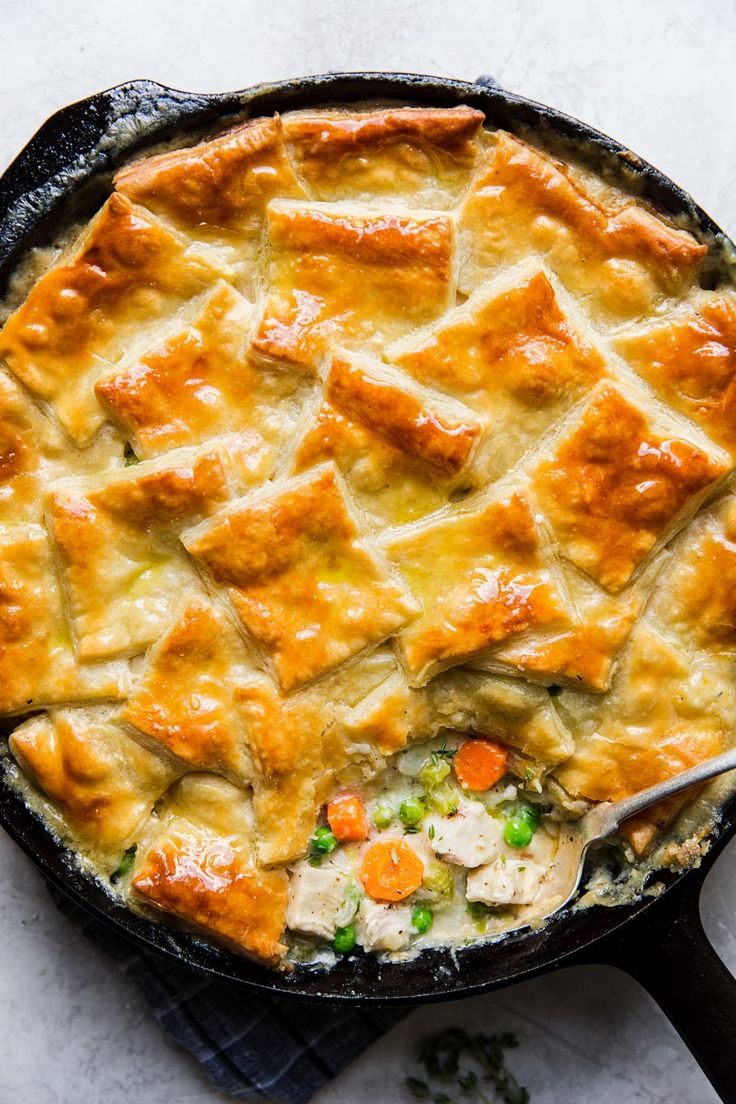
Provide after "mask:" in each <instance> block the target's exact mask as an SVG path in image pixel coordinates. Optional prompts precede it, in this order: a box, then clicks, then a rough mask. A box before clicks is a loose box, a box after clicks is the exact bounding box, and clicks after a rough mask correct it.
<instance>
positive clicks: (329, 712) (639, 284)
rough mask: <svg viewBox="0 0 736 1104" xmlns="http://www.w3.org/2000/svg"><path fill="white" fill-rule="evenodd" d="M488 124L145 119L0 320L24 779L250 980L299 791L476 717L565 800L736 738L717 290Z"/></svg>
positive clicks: (160, 909) (306, 839) (727, 422)
mask: <svg viewBox="0 0 736 1104" xmlns="http://www.w3.org/2000/svg"><path fill="white" fill-rule="evenodd" d="M483 124H484V119H483V116H482V114H481V113H480V112H478V111H476V110H474V109H472V108H470V107H467V106H459V107H455V108H451V109H447V108H434V107H402V106H400V105H385V104H384V105H381V104H376V105H371V104H366V105H364V106H362V107H360V108H356V109H355V110H349V111H348V110H340V109H337V108H334V109H327V108H325V109H322V108H315V109H313V110H308V111H295V112H289V113H287V114H286V115H284V116H283V118H280V117H278V116H275V117H274V118H259V119H248V120H244V121H241V122H239V123H238V124H237V125H236V126H234V127H232V128H231V129H229V130H227V131H225V132H224V133H221V134H215V135H211V136H207V137H204V138H203V139H201V140H199V141H197V142H191V141H190V143H189V144H188V145H187V144H184V145H182V144H181V143H180V141H179V140H177V142H176V143H175V144H174V145H173V146H172V147H171V148H169V149H165V150H163V151H162V152H159V153H156V154H155V155H154V156H143V157H139V158H137V159H136V160H133V161H132V162H130V163H129V164H127V165H124V166H123V167H122V168H121V169H120V170H119V171H118V173H117V175H116V177H115V181H114V188H115V190H114V192H113V194H112V195H111V196H110V198H109V199H108V200H107V202H106V203H105V204H104V205H103V207H102V209H101V210H100V211H99V212H98V214H97V215H96V216H95V217H94V218H93V219H92V220H91V222H90V223H89V224H88V225H87V226H86V227H84V228H83V229H82V230H81V232H79V233H78V234H77V236H76V238H75V239H74V240H72V241H70V243H69V244H68V245H67V247H66V248H65V249H63V250H62V252H61V253H60V254H58V255H55V256H54V258H53V260H52V261H51V262H50V263H49V264H48V266H47V268H46V270H45V271H44V272H43V273H42V275H41V276H40V278H38V279H36V280H35V282H34V283H33V284H32V286H30V287H29V289H28V293H27V295H26V297H25V299H24V300H23V301H22V302H21V303H20V306H18V307H17V309H15V310H14V312H13V313H12V314H11V315H10V317H9V318H8V321H7V322H6V324H5V326H4V329H3V330H2V332H1V333H0V358H1V359H2V362H3V363H2V365H1V366H0V714H2V715H10V716H18V717H21V718H23V715H24V714H26V713H33V716H31V717H29V718H27V719H22V722H21V723H20V725H19V727H17V728H16V730H15V732H14V733H13V735H12V736H11V738H10V750H11V752H12V754H13V756H14V757H15V759H16V761H17V764H18V767H19V769H20V771H21V772H22V776H23V778H25V782H23V783H22V785H23V787H24V792H26V793H27V795H28V797H29V800H33V801H35V803H36V806H37V807H38V808H39V809H40V810H41V811H42V813H43V814H44V816H46V817H47V818H48V820H49V823H50V824H51V825H52V826H53V828H54V830H55V831H57V832H59V834H61V835H62V836H63V838H64V839H65V840H66V841H67V842H69V844H70V845H71V846H72V847H74V848H75V849H76V850H78V852H79V854H80V855H81V856H83V857H84V858H85V860H86V861H87V862H89V863H90V864H91V865H92V867H93V868H94V869H95V870H96V871H98V872H101V873H102V874H104V875H105V876H110V875H112V874H114V873H115V878H114V881H115V884H116V888H115V892H116V893H118V894H119V895H120V896H121V898H123V899H125V900H127V901H128V902H130V903H131V904H132V906H133V907H135V908H138V909H142V910H144V911H145V912H146V913H150V914H155V915H157V916H159V917H162V918H165V917H168V918H169V919H171V920H172V921H174V922H177V923H180V924H183V925H185V926H187V927H189V928H191V929H193V930H195V931H196V932H198V933H199V934H201V935H204V936H205V937H207V938H210V939H213V940H215V941H219V942H221V943H223V944H225V945H226V946H227V947H228V948H230V949H232V950H234V951H236V952H238V953H243V954H246V955H248V956H250V957H253V958H255V959H257V960H258V961H261V962H265V963H267V964H269V965H271V966H277V967H278V966H283V965H284V963H285V961H286V955H287V944H288V942H289V939H290V938H291V937H290V936H288V934H287V932H286V929H287V926H288V923H287V919H288V915H289V913H288V910H287V905H288V903H289V893H290V890H289V880H290V878H291V879H292V884H296V882H297V881H298V882H299V885H300V886H301V890H300V892H301V891H304V892H306V890H305V889H304V886H305V885H306V882H308V880H309V879H308V873H309V869H311V867H310V866H309V863H307V862H305V861H303V860H304V859H305V855H306V854H307V853H308V850H309V848H310V840H312V839H313V836H314V832H315V827H316V826H317V825H318V824H319V822H320V819H321V818H322V816H323V809H324V806H325V803H326V802H328V801H329V800H330V798H331V797H333V796H334V795H335V794H336V793H338V792H340V791H343V790H345V789H346V788H347V789H356V790H357V791H360V789H361V786H363V785H367V784H369V783H373V782H375V783H376V784H377V785H380V784H381V780H382V779H384V778H388V777H390V776H394V775H395V774H396V771H395V770H394V767H395V766H396V764H397V763H398V764H400V763H401V761H402V760H401V757H400V756H401V755H409V756H411V755H413V754H414V751H413V750H412V745H415V744H417V745H422V744H424V743H425V742H427V741H435V743H433V744H430V745H429V746H430V748H432V747H435V748H437V747H439V748H440V750H441V755H445V756H446V757H447V762H448V763H449V761H450V759H451V758H452V755H453V754H454V753H455V752H454V746H450V747H449V748H445V749H444V751H443V750H442V748H443V747H444V744H442V743H441V741H445V740H447V739H448V738H452V739H455V738H457V739H455V743H457V742H458V740H459V738H460V737H463V738H464V737H465V736H466V735H471V736H477V735H486V736H490V737H492V738H493V739H495V740H496V741H498V742H499V743H501V744H503V745H504V746H505V747H506V748H507V749H508V755H509V764H510V770H511V775H510V776H509V777H510V778H511V779H512V780H513V783H514V787H513V788H512V791H511V792H513V793H514V794H516V793H517V790H518V793H519V795H521V794H523V793H524V792H526V793H527V795H529V794H532V795H533V794H536V795H537V796H538V795H540V794H546V795H547V796H550V795H551V798H552V799H553V800H554V801H555V803H556V806H557V812H558V813H559V815H561V816H564V815H572V814H576V813H579V812H580V811H581V810H582V809H583V808H585V807H587V804H588V803H590V802H594V801H606V800H615V799H617V798H619V797H623V796H625V795H627V794H630V793H632V792H634V791H636V790H638V789H640V788H642V787H643V786H646V785H649V784H651V783H653V782H657V781H660V780H662V779H664V778H667V777H669V776H670V775H672V774H674V773H676V772H677V771H679V770H681V769H683V768H684V767H686V766H689V765H691V764H693V763H696V762H698V761H700V760H702V759H704V758H706V757H708V756H710V755H713V754H715V753H716V752H718V751H719V750H721V749H722V748H724V747H726V746H729V745H730V744H731V743H732V740H733V737H732V733H733V731H734V727H735V726H736V691H734V689H733V688H734V687H736V678H734V676H735V675H736V603H735V602H734V599H733V595H734V593H736V506H735V505H734V498H733V492H732V490H731V485H730V482H729V477H730V475H731V472H732V468H733V463H734V455H736V403H735V401H734V395H736V390H735V385H734V373H735V372H736V298H734V293H733V291H732V290H731V289H730V288H726V287H719V288H716V289H714V290H704V289H703V288H701V287H700V286H699V279H700V273H701V266H702V263H703V261H704V258H705V255H706V252H707V249H706V246H705V245H703V244H702V243H701V242H699V241H697V240H696V239H695V237H694V236H693V235H691V234H690V233H688V232H687V230H686V229H683V228H682V227H680V226H675V225H673V224H672V223H671V222H669V221H667V220H666V219H665V218H664V217H662V216H660V215H659V214H658V213H656V212H655V211H654V210H653V209H652V208H650V207H649V206H647V205H646V204H645V203H643V202H641V201H639V200H637V199H635V198H634V197H633V196H631V195H629V194H626V193H625V192H624V191H622V190H620V189H618V188H616V187H614V186H613V185H612V184H610V183H609V182H607V181H605V180H604V179H602V178H601V177H599V176H597V175H596V174H595V173H594V172H592V170H591V169H589V168H583V167H582V166H581V165H579V164H575V163H572V162H568V161H565V160H560V159H558V158H557V157H556V156H555V154H554V152H550V151H549V150H548V149H546V148H542V147H541V145H540V147H539V148H537V146H536V145H535V143H534V136H533V135H526V136H525V137H523V138H522V137H517V136H514V135H511V134H509V133H506V132H505V131H502V130H494V129H492V128H490V127H488V126H485V127H484V125H483ZM451 743H452V740H451ZM397 753H400V755H399V756H398V757H397ZM399 769H400V768H399ZM448 769H449V767H448ZM19 777H20V776H19ZM19 784H21V783H19ZM501 785H502V786H503V783H501ZM425 796H426V795H425ZM467 797H468V795H465V796H464V797H463V800H464V801H465V800H466V798H467ZM476 805H477V802H476ZM469 807H470V808H471V811H472V802H470V803H469ZM680 808H681V806H680V805H679V804H677V803H675V804H670V805H668V806H666V807H662V808H658V809H654V810H652V811H651V812H650V813H649V814H647V815H644V816H642V817H640V818H638V820H637V821H636V822H634V823H632V824H629V825H626V826H624V828H623V830H622V835H623V837H624V838H625V839H626V840H628V842H629V844H630V845H631V847H632V848H633V851H634V852H635V853H637V854H640V853H642V852H644V851H645V850H646V849H647V848H649V847H651V846H652V845H653V843H654V841H655V840H656V839H657V838H658V837H657V833H658V832H659V831H660V830H661V828H662V826H664V825H666V823H667V822H668V821H669V820H670V819H671V818H672V817H674V816H675V815H676V814H677V813H678V811H679V809H680ZM466 813H467V809H466ZM411 842H412V843H413V844H415V845H416V847H417V848H419V850H421V848H422V847H424V849H425V852H426V854H425V859H427V860H430V859H432V857H433V852H432V849H431V847H430V842H431V841H430V839H429V837H427V838H426V839H424V841H423V843H420V841H419V840H413V841H411ZM548 842H549V840H548ZM358 846H360V844H359V845H358ZM133 848H135V849H136V850H135V863H134V867H133V869H132V872H131V871H130V870H127V869H126V865H127V866H129V865H130V861H129V860H126V862H125V863H123V865H122V866H121V861H122V859H123V855H124V854H128V855H129V856H132V854H133V850H132V849H133ZM423 853H424V852H423ZM312 857H313V858H314V856H312ZM317 861H319V857H317ZM346 861H347V860H346ZM294 863H298V864H299V865H298V867H297V868H296V870H295V869H294V868H293V864H294ZM331 863H332V859H330V860H329V862H328V864H327V866H326V867H323V870H322V871H321V874H322V875H323V877H322V881H323V882H324V884H325V885H327V884H328V883H329V884H332V883H331V881H330V877H331V876H330V870H332V869H333V866H331V865H330V864H331ZM333 865H334V864H333ZM533 865H534V864H533V862H532V864H531V866H532V867H533ZM121 871H122V873H121ZM305 871H306V872H307V875H306V882H305V874H304V872H305ZM116 872H117V873H116ZM338 873H339V877H337V875H335V878H336V879H337V882H339V884H340V885H343V883H345V881H346V879H347V877H348V875H347V873H346V872H345V870H342V872H340V871H338ZM335 878H333V879H332V881H335ZM375 907H376V908H378V914H380V916H379V919H380V918H381V917H382V918H383V919H385V916H384V913H383V912H381V909H384V908H387V907H388V906H384V905H380V907H379V906H377V905H376V906H375ZM399 908H404V906H403V905H402V906H399ZM292 911H293V912H294V913H295V914H296V913H298V912H299V910H298V909H294V910H292ZM364 911H365V910H364V909H363V906H361V913H360V917H359V919H358V920H357V921H356V923H358V924H359V926H360V925H364V924H366V923H368V921H367V920H366V918H365V916H364V915H363V912H364ZM378 914H377V915H378ZM391 915H398V912H397V913H395V914H391ZM407 915H408V912H407ZM297 919H298V918H297ZM297 919H295V920H294V921H293V922H294V924H297V927H296V928H294V931H297V932H298V931H301V930H307V931H309V930H311V929H310V928H309V926H308V925H307V928H306V929H303V927H302V928H300V927H299V924H298V923H297ZM299 923H302V924H303V919H302V921H299ZM319 930H322V929H321V928H320V929H319ZM324 930H328V929H327V928H325V929H324Z"/></svg>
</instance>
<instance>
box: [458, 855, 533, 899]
mask: <svg viewBox="0 0 736 1104" xmlns="http://www.w3.org/2000/svg"><path fill="white" fill-rule="evenodd" d="M544 875H545V868H544V867H543V866H540V865H539V863H534V862H529V861H528V860H524V859H521V858H511V857H508V856H506V855H502V856H501V857H500V858H498V859H495V860H494V861H493V862H492V863H487V864H486V865H485V866H479V867H478V869H477V870H471V871H470V873H469V874H468V881H467V886H466V889H465V896H466V897H467V899H468V900H469V901H482V902H483V904H485V905H531V904H532V903H533V901H534V900H535V898H536V896H537V894H538V893H539V887H540V885H541V882H542V878H543V877H544Z"/></svg>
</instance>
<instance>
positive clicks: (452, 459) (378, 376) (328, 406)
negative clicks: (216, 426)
mask: <svg viewBox="0 0 736 1104" xmlns="http://www.w3.org/2000/svg"><path fill="white" fill-rule="evenodd" d="M306 425H307V429H306V432H305V433H304V436H303V438H302V440H301V441H300V443H299V446H298V448H297V450H296V455H295V458H294V465H293V470H294V471H295V472H300V471H306V470H307V469H308V468H310V467H314V466H315V465H317V464H320V463H322V462H323V461H329V460H334V462H335V463H336V464H337V466H338V467H339V468H340V470H341V471H342V473H343V475H344V476H345V479H346V482H347V484H348V487H349V488H350V490H351V492H352V493H353V494H354V495H355V497H356V500H357V501H358V503H359V505H360V507H361V509H362V510H363V511H364V513H365V514H366V516H367V517H368V518H370V519H371V520H372V521H375V522H377V523H378V524H379V525H380V524H381V523H384V524H386V523H388V524H397V523H400V522H405V521H411V520H412V519H414V518H417V517H421V516H422V514H426V513H429V512H430V511H431V510H433V509H436V508H438V507H439V506H441V505H443V504H444V503H445V502H446V501H447V499H448V497H449V495H450V494H451V492H452V491H453V490H454V489H455V488H456V487H458V486H462V487H465V488H468V487H470V486H472V485H473V482H480V476H479V475H477V474H475V475H474V474H471V472H470V471H469V469H472V468H473V467H474V464H473V461H474V458H475V456H476V455H477V453H478V451H479V446H480V441H481V438H482V430H483V425H482V422H481V421H479V419H478V418H477V417H476V416H474V415H473V414H472V413H471V412H470V411H469V410H468V409H467V408H464V407H462V406H461V405H460V404H459V403H454V402H452V401H449V400H448V399H447V398H445V397H444V396H442V395H439V394H437V393H432V392H430V391H428V390H427V389H426V388H422V387H418V386H417V385H416V384H415V383H414V381H413V380H411V379H408V378H407V377H406V376H403V375H402V374H400V373H397V372H394V371H392V370H391V369H390V368H388V367H386V366H385V365H382V364H381V363H380V362H379V361H376V360H373V359H371V358H368V357H360V356H358V355H356V354H351V353H347V352H342V351H340V352H337V353H335V354H333V356H332V358H331V359H330V361H329V364H328V368H327V374H326V377H325V383H324V389H323V393H322V398H321V402H320V405H319V408H318V409H317V410H316V412H315V413H312V412H311V411H310V414H309V417H308V419H307V421H306Z"/></svg>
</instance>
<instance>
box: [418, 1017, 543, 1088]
mask: <svg viewBox="0 0 736 1104" xmlns="http://www.w3.org/2000/svg"><path fill="white" fill-rule="evenodd" d="M518 1045H519V1044H518V1040H517V1038H516V1036H515V1035H512V1034H511V1033H510V1032H502V1033H499V1034H497V1035H486V1034H485V1032H482V1031H478V1032H474V1033H470V1032H467V1031H463V1030H462V1028H459V1027H449V1028H447V1029H446V1030H445V1031H441V1032H440V1033H439V1034H438V1035H433V1036H431V1037H429V1038H427V1039H425V1040H424V1041H423V1042H421V1043H420V1044H419V1047H418V1050H417V1059H418V1061H419V1063H420V1065H422V1066H423V1067H424V1070H425V1076H426V1080H424V1079H422V1078H420V1077H407V1079H406V1087H407V1089H408V1090H409V1092H410V1093H411V1095H412V1096H413V1097H414V1099H415V1100H427V1101H431V1102H432V1104H456V1102H457V1099H458V1098H457V1097H456V1096H451V1095H450V1093H451V1092H452V1091H453V1089H454V1088H457V1089H459V1090H460V1092H461V1094H462V1095H463V1097H465V1098H466V1099H470V1100H474V1101H478V1102H479V1104H492V1102H493V1100H496V1101H503V1104H528V1101H529V1093H528V1092H527V1090H526V1089H525V1088H523V1086H521V1085H520V1084H519V1082H518V1081H517V1080H516V1078H515V1077H514V1075H513V1074H512V1073H511V1071H510V1070H508V1069H507V1068H506V1056H505V1054H504V1051H506V1050H509V1049H511V1048H513V1047H517V1046H518ZM468 1063H469V1064H468ZM432 1081H435V1082H440V1083H441V1084H442V1086H443V1087H442V1088H439V1087H436V1086H433V1085H432ZM486 1086H488V1087H489V1088H491V1087H492V1089H493V1096H492V1097H490V1096H488V1095H487V1093H486V1092H484V1091H483V1089H484V1088H485V1087H486ZM446 1090H447V1091H446Z"/></svg>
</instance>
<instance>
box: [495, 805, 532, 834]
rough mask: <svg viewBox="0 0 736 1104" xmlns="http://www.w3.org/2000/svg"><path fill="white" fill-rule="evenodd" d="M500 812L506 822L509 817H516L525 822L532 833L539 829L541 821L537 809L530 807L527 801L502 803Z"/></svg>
mask: <svg viewBox="0 0 736 1104" xmlns="http://www.w3.org/2000/svg"><path fill="white" fill-rule="evenodd" d="M501 812H502V813H503V815H504V816H505V817H506V819H507V820H508V819H510V818H511V817H518V818H519V819H520V820H523V821H525V822H526V823H527V824H528V825H529V827H530V828H531V829H532V831H534V832H536V830H537V828H538V827H539V821H540V819H541V814H540V812H539V809H538V808H537V806H536V805H530V804H529V803H528V802H527V801H504V803H503V805H501Z"/></svg>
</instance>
